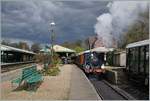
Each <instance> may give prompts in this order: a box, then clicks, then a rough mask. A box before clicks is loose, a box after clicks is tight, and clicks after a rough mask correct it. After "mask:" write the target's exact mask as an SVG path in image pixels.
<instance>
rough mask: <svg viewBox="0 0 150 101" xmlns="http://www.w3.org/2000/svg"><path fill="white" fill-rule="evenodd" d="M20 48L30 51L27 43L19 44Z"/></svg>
mask: <svg viewBox="0 0 150 101" xmlns="http://www.w3.org/2000/svg"><path fill="white" fill-rule="evenodd" d="M19 48H20V49H25V50H30V48H29V45H28V44H27V43H26V42H19Z"/></svg>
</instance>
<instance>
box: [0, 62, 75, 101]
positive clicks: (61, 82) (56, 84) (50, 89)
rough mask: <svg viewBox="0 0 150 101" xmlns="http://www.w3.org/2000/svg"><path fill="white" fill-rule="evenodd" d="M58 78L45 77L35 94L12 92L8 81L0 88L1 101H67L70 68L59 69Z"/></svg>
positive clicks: (21, 91)
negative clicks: (20, 100) (36, 100)
mask: <svg viewBox="0 0 150 101" xmlns="http://www.w3.org/2000/svg"><path fill="white" fill-rule="evenodd" d="M60 70H61V72H60V74H59V75H58V76H45V77H44V82H43V83H42V84H41V85H40V87H39V88H38V89H37V91H36V92H30V91H25V90H20V91H12V88H11V83H10V81H7V82H3V83H1V84H0V86H1V99H3V100H9V99H11V100H16V99H18V100H19V99H22V100H29V99H30V100H34V99H38V100H50V99H51V100H67V99H68V98H69V91H70V81H71V80H70V79H71V71H72V67H71V66H70V65H65V66H61V67H60Z"/></svg>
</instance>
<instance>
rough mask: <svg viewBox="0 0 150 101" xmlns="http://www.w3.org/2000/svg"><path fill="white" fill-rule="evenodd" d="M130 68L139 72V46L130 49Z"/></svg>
mask: <svg viewBox="0 0 150 101" xmlns="http://www.w3.org/2000/svg"><path fill="white" fill-rule="evenodd" d="M129 59H130V60H129V68H130V70H131V71H132V72H134V73H137V72H138V48H132V49H130V56H129Z"/></svg>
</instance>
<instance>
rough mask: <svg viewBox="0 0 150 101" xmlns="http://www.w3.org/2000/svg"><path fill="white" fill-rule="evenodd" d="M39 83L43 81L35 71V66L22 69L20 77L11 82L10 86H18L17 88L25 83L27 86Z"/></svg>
mask: <svg viewBox="0 0 150 101" xmlns="http://www.w3.org/2000/svg"><path fill="white" fill-rule="evenodd" d="M39 81H43V78H42V75H41V74H40V73H39V72H38V71H37V69H36V65H34V66H31V67H28V68H24V69H23V70H22V75H21V76H20V77H18V78H16V79H14V80H12V81H11V84H12V86H13V84H18V85H19V86H20V85H21V84H22V83H27V84H28V85H32V84H35V83H37V82H39Z"/></svg>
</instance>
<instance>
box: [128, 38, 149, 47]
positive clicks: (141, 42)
mask: <svg viewBox="0 0 150 101" xmlns="http://www.w3.org/2000/svg"><path fill="white" fill-rule="evenodd" d="M149 42H150V40H149V39H148V40H143V41H138V42H134V43H130V44H128V45H127V46H126V48H132V47H139V46H144V45H149Z"/></svg>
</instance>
